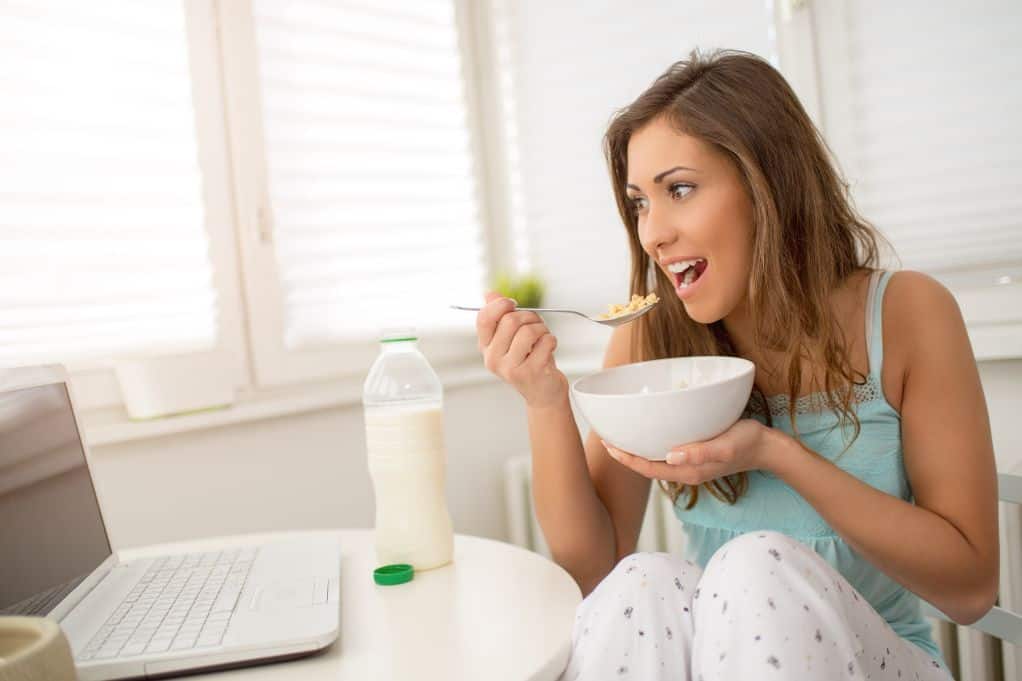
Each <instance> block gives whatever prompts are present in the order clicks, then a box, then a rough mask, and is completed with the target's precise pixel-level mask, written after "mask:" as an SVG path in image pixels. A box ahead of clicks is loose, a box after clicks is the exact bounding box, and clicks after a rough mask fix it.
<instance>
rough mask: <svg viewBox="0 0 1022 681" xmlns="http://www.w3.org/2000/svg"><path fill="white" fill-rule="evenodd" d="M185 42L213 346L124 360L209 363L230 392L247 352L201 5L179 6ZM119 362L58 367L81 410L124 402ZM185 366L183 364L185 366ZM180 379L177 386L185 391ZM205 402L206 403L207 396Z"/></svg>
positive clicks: (214, 74) (213, 56) (240, 377)
mask: <svg viewBox="0 0 1022 681" xmlns="http://www.w3.org/2000/svg"><path fill="white" fill-rule="evenodd" d="M182 8H183V11H184V13H185V25H186V31H187V40H188V58H189V69H190V72H191V83H192V100H193V111H194V116H195V130H196V147H197V149H198V152H199V159H198V160H199V166H200V169H201V174H202V194H203V205H204V208H205V225H204V226H205V230H206V235H207V238H208V240H209V256H210V261H211V264H212V284H213V288H214V290H215V292H216V295H217V345H216V347H215V348H213V349H212V350H210V351H207V352H193V353H187V355H178V356H175V357H173V358H161V357H160V356H153V357H144V356H143V357H139V358H134V359H132V360H130V361H132V362H134V363H136V364H141V365H142V366H151V367H153V368H156V369H158V368H159V367H160V366H161V365H162V364H165V363H166V362H168V361H169V360H173V361H176V362H178V363H180V361H181V359H182V358H183V357H192V358H194V359H195V362H194V364H195V370H196V371H200V370H201V367H203V366H208V365H209V363H210V362H216V363H217V364H218V365H219V366H221V367H225V368H226V369H225V373H224V380H228V381H230V382H231V384H232V386H233V387H234V388H235V389H240V388H244V387H245V386H247V385H248V384H249V371H248V363H249V357H248V347H247V344H246V341H245V337H244V333H243V325H242V317H243V308H242V300H241V291H240V287H239V284H238V282H239V277H238V270H239V268H238V258H237V253H236V249H235V239H234V223H235V220H234V215H233V206H232V201H231V179H230V173H231V168H230V159H229V157H228V154H227V147H226V143H225V140H226V135H227V131H226V127H225V118H224V108H223V98H222V92H223V85H222V74H221V71H220V61H219V46H218V38H217V24H216V16H215V13H214V7H213V5H212V3H211V2H209V0H182ZM124 361H125V360H122V359H103V360H99V359H97V360H80V361H69V362H66V363H64V365H63V366H65V368H66V369H67V371H68V373H69V375H70V376H71V381H72V383H73V385H74V387H75V392H76V395H77V396H78V406H79V408H80V409H82V410H83V411H89V410H100V409H111V408H119V407H121V406H123V404H124V398H123V396H122V393H121V389H120V385H119V383H118V379H117V375H116V368H117V366H118V365H119V364H121V363H122V362H124ZM186 363H187V360H186ZM187 381H188V375H187V373H182V374H181V375H180V382H182V383H184V384H185V389H192V390H195V391H198V392H197V395H196V398H197V399H200V400H201V399H203V398H204V397H206V396H204V395H203V394H202V388H201V387H198V386H195V387H188V386H187ZM208 397H209V399H211V400H212V399H213V397H212V396H211V395H210V396H208Z"/></svg>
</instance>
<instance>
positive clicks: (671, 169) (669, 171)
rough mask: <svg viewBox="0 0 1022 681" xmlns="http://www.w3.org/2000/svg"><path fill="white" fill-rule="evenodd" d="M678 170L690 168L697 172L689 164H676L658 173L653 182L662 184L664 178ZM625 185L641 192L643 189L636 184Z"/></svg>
mask: <svg viewBox="0 0 1022 681" xmlns="http://www.w3.org/2000/svg"><path fill="white" fill-rule="evenodd" d="M677 170H690V171H692V172H693V173H694V172H697V171H696V169H695V168H689V167H687V166H674V167H673V168H670V169H668V170H665V171H664V172H662V173H660V174H659V175H657V176H656V177H654V178H653V184H660V181H661V180H663V179H664V178H665V177H667V176H668V175H670V174H671V173H673V172H675V171H677ZM625 187H627V188H629V189H634V190H635V191H637V192H641V191H642V190H641V189H639V188H638V187H636V186H635V185H634V184H626V185H625Z"/></svg>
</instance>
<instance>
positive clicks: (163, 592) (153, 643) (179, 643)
mask: <svg viewBox="0 0 1022 681" xmlns="http://www.w3.org/2000/svg"><path fill="white" fill-rule="evenodd" d="M258 551H259V549H258V548H245V549H232V550H227V551H213V552H210V553H192V554H187V555H180V556H166V557H164V558H158V559H157V560H156V561H155V562H154V563H153V564H152V566H151V567H150V568H149V569H148V570H147V571H146V573H145V574H144V575H143V576H142V578H141V579H140V580H139V581H138V583H137V584H136V585H135V586H134V588H132V590H131V591H130V592H129V593H128V595H127V596H125V598H124V600H123V601H122V602H121V603H120V605H118V607H117V609H116V610H114V612H113V614H112V615H110V617H109V619H107V621H106V622H105V623H104V624H103V626H102V627H100V628H99V631H98V632H96V635H95V636H93V638H92V640H91V641H89V644H88V645H87V646H86V647H85V648H84V649H83V650H82V651H81V652H80V653H79V654H78V655H77V656H76V657H75V659H76V660H77V661H79V662H86V661H88V660H104V659H110V658H115V657H130V656H133V655H143V654H146V655H149V654H153V653H165V652H167V651H177V650H189V649H191V648H201V647H208V646H217V645H220V642H221V641H222V640H223V638H224V633H225V632H226V631H227V625H228V624H229V623H230V621H231V615H232V614H233V612H234V608H235V606H236V605H237V603H238V597H239V596H240V595H241V591H242V589H244V588H245V580H246V579H247V578H248V573H249V571H250V570H251V568H252V563H253V562H254V561H255V557H256V554H257V553H258Z"/></svg>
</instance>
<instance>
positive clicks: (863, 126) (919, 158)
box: [814, 0, 1022, 284]
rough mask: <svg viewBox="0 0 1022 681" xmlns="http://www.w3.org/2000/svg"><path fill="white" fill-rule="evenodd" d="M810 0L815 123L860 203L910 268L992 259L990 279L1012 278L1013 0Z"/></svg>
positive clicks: (1019, 206) (1018, 181)
mask: <svg viewBox="0 0 1022 681" xmlns="http://www.w3.org/2000/svg"><path fill="white" fill-rule="evenodd" d="M814 10H815V11H816V12H817V13H818V15H819V16H818V17H817V22H818V24H819V25H820V26H822V33H821V35H820V36H819V43H820V45H821V46H822V50H823V59H822V60H821V65H820V66H821V68H820V86H821V87H820V89H821V92H822V103H823V111H824V116H823V126H824V129H825V132H826V134H827V136H828V138H829V139H831V140H832V141H833V142H834V147H835V151H836V152H837V154H838V156H839V158H840V160H841V161H842V163H843V165H844V167H845V169H846V171H847V173H848V175H849V178H850V180H851V181H852V187H853V194H854V196H855V198H856V201H857V204H858V207H859V208H860V210H861V211H862V213H863V214H864V215H865V216H866V217H867V218H868V219H869V220H871V221H872V222H874V224H876V225H877V227H878V228H880V230H881V231H883V232H884V233H885V234H886V235H887V237H888V238H889V239H890V240H891V242H892V245H893V246H894V248H895V250H896V251H897V253H898V255H899V257H900V258H901V260H902V262H903V263H904V265H905V266H906V267H909V268H913V269H921V270H925V271H929V272H933V273H936V274H941V273H945V272H947V273H951V274H954V272H955V271H957V270H977V269H986V270H988V271H989V269H990V268H991V267H992V266H993V267H994V271H993V272H992V273H991V280H990V281H988V282H987V283H988V284H993V283H995V281H998V280H1000V281H1002V282H1003V281H1008V279H1006V278H1005V277H1004V276H1003V275H1002V274H1001V273H1003V272H1006V271H1011V270H1012V269H1013V268H1012V267H1011V266H1012V265H1019V264H1022V135H1020V134H1019V131H1018V119H1019V113H1018V112H1019V111H1020V110H1022V41H1020V40H1019V39H1018V28H1019V25H1020V23H1022V5H1020V4H1019V3H1018V2H1017V1H1016V0H985V1H984V2H965V1H964V0H961V1H957V2H948V3H940V4H939V5H935V4H934V3H932V2H925V1H924V0H909V1H907V2H897V3H888V2H880V1H879V0H874V1H870V2H836V1H834V0H829V1H827V2H821V3H819V4H818V5H814ZM842 33H843V35H842ZM835 46H840V48H839V49H835ZM997 266H1003V267H1001V268H998V267H997Z"/></svg>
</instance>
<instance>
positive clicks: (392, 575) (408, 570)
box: [373, 563, 415, 586]
mask: <svg viewBox="0 0 1022 681" xmlns="http://www.w3.org/2000/svg"><path fill="white" fill-rule="evenodd" d="M414 574H415V570H414V569H412V566H411V565H407V564H406V563H397V564H395V565H384V566H382V567H378V568H376V569H375V570H373V580H374V581H375V582H376V583H377V584H381V585H383V586H393V585H394V584H404V583H405V582H410V581H412V576H413V575H414Z"/></svg>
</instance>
